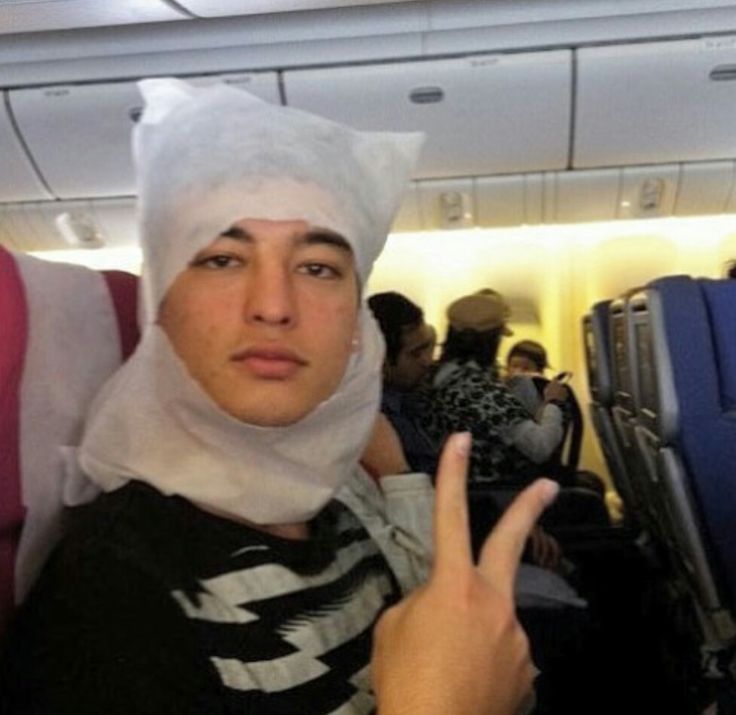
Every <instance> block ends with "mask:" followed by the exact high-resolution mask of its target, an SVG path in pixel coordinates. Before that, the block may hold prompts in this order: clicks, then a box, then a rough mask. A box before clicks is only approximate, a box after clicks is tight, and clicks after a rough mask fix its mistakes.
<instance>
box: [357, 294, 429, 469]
mask: <svg viewBox="0 0 736 715" xmlns="http://www.w3.org/2000/svg"><path fill="white" fill-rule="evenodd" d="M368 306H369V307H370V309H371V311H373V315H374V317H375V318H376V320H377V321H378V325H379V327H380V328H381V332H382V333H383V338H384V340H385V342H386V355H385V357H384V361H383V396H382V399H381V411H382V412H383V413H384V414H385V415H386V416H387V417H388V419H389V420H390V422H391V424H392V425H393V427H394V429H395V430H396V431H397V432H398V435H399V439H400V440H401V444H402V446H403V448H404V453H405V455H406V459H407V461H408V462H409V465H410V466H411V468H412V469H414V470H416V471H420V472H425V473H426V474H430V475H432V476H434V474H435V472H436V471H437V459H438V456H439V445H438V443H436V442H435V441H434V440H433V439H432V438H431V437H430V436H429V435H428V434H427V433H426V431H425V430H424V428H423V427H422V425H421V423H420V419H419V414H418V411H417V406H416V403H415V401H414V400H413V399H412V398H413V391H414V388H416V386H417V385H418V384H419V382H420V381H421V380H422V378H424V377H425V376H426V375H427V372H428V370H429V368H430V366H431V365H432V354H433V352H434V346H435V342H436V333H435V330H434V328H433V327H432V326H431V325H427V323H425V322H424V313H423V311H422V309H421V308H420V307H419V306H418V305H416V304H415V303H413V302H412V301H410V300H409V299H408V298H407V297H405V296H403V295H401V294H400V293H396V292H393V291H390V292H386V293H377V294H376V295H373V296H371V297H370V298H369V299H368Z"/></svg>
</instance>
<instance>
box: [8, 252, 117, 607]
mask: <svg viewBox="0 0 736 715" xmlns="http://www.w3.org/2000/svg"><path fill="white" fill-rule="evenodd" d="M14 258H15V261H16V264H17V266H18V270H19V271H20V275H21V278H22V280H23V285H24V287H25V294H26V302H27V306H28V346H27V349H26V357H25V363H24V366H23V378H22V382H21V392H20V405H21V411H20V463H21V484H22V498H23V505H24V506H25V508H26V516H25V519H24V523H23V531H22V533H21V538H20V544H19V547H18V556H17V559H16V567H15V593H16V600H17V601H18V602H20V601H21V600H22V599H23V597H24V596H25V594H26V593H27V591H28V590H29V588H30V586H31V584H32V583H33V581H34V580H35V578H36V576H37V575H38V573H39V571H40V570H41V566H42V565H43V562H44V561H45V559H46V556H47V555H48V553H49V552H50V551H51V548H52V547H53V545H54V544H55V543H56V541H57V540H58V538H59V536H60V534H61V518H62V511H63V507H64V505H68V506H70V505H74V504H78V503H80V502H83V501H87V500H89V499H90V498H92V497H93V496H94V495H95V494H96V493H97V490H95V489H94V486H93V485H91V484H90V483H89V482H88V481H86V480H85V479H84V478H83V477H80V475H79V474H78V472H77V471H76V470H74V469H69V460H70V458H73V456H74V455H73V447H74V446H75V445H77V444H78V442H79V438H80V427H81V425H82V423H83V420H84V413H85V409H86V407H87V405H88V404H89V403H90V401H91V400H92V398H93V396H94V394H95V393H96V392H97V390H98V389H99V387H100V385H101V384H102V383H103V382H104V381H105V380H106V379H107V378H108V377H109V376H110V375H111V374H112V373H113V372H114V371H115V370H116V369H117V368H118V366H119V365H120V363H121V361H122V358H121V355H120V340H119V335H118V326H117V319H116V317H115V310H114V307H113V304H112V300H111V299H110V294H109V292H108V290H107V286H106V284H105V280H104V278H103V277H102V276H101V275H100V274H99V273H98V272H97V271H91V270H89V269H87V268H83V267H81V266H72V265H67V264H59V263H50V262H48V261H42V260H40V259H38V258H34V257H33V256H27V255H24V254H14ZM91 358H94V359H91ZM74 461H75V463H76V460H74Z"/></svg>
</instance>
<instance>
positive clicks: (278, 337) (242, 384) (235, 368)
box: [159, 219, 358, 426]
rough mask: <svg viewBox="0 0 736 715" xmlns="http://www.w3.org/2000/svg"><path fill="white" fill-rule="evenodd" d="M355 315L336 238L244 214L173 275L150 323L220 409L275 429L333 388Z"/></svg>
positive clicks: (348, 263) (352, 277)
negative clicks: (155, 318)
mask: <svg viewBox="0 0 736 715" xmlns="http://www.w3.org/2000/svg"><path fill="white" fill-rule="evenodd" d="M357 314H358V281H357V276H356V273H355V267H354V259H353V254H352V251H351V250H350V247H349V245H348V244H347V243H346V242H345V240H344V239H343V238H341V237H340V236H338V235H336V234H333V233H331V232H329V231H325V230H321V229H310V227H309V226H308V225H307V224H306V223H305V222H303V221H262V220H253V219H244V220H242V221H239V222H237V223H236V224H234V225H233V226H232V228H231V229H230V230H229V231H227V232H225V233H224V234H223V235H221V236H219V237H218V238H216V239H215V240H214V241H212V243H210V244H209V246H207V247H206V248H204V249H202V250H201V251H200V252H199V253H198V254H197V255H196V256H195V257H194V258H193V259H192V261H191V262H190V264H189V266H188V267H187V268H186V269H185V270H184V271H182V272H181V273H180V274H179V275H178V276H177V278H176V280H175V281H174V283H173V284H172V285H171V287H170V288H169V290H168V292H167V293H166V296H165V298H164V300H163V301H162V304H161V308H160V311H159V324H160V325H161V327H162V328H163V330H164V331H165V332H166V334H167V335H168V337H169V339H170V340H171V343H172V344H173V346H174V349H175V350H176V352H177V354H178V355H179V357H180V358H181V359H182V360H183V361H184V363H185V364H186V366H187V368H188V369H189V372H190V374H191V375H192V376H193V377H194V378H195V379H196V380H197V381H198V382H199V384H200V385H201V386H202V388H204V390H205V392H207V393H208V394H209V396H210V397H211V398H212V399H213V400H214V401H215V402H216V403H217V404H218V405H219V406H220V407H221V408H222V409H223V410H224V411H225V412H227V413H229V414H230V415H232V416H233V417H236V418H237V419H239V420H241V421H243V422H247V423H249V424H254V425H262V426H281V425H288V424H292V423H293V422H296V421H297V420H299V419H301V418H302V417H304V416H305V415H307V414H308V413H309V412H311V411H312V410H313V409H314V408H315V407H316V406H317V405H318V404H319V403H320V402H322V401H324V400H325V399H327V398H328V397H329V396H330V395H332V393H333V392H334V391H335V390H336V388H337V386H338V385H339V383H340V381H341V379H342V377H343V374H344V373H345V369H346V367H347V363H348V360H349V358H350V354H351V352H353V351H354V350H355V349H356V348H355V345H356V340H355V338H356V336H357V334H358V327H357Z"/></svg>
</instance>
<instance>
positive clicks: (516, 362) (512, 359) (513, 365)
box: [506, 340, 549, 377]
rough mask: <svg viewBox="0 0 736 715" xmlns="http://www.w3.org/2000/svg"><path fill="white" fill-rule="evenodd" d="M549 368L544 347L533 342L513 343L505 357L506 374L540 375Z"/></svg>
mask: <svg viewBox="0 0 736 715" xmlns="http://www.w3.org/2000/svg"><path fill="white" fill-rule="evenodd" d="M548 367H549V363H548V362H547V351H546V350H545V349H544V345H542V344H541V343H538V342H536V341H535V340H520V341H519V342H518V343H515V344H514V345H513V346H512V347H511V349H510V350H509V352H508V355H507V356H506V374H507V375H508V376H509V377H513V376H514V375H540V376H544V371H545V370H546V369H547V368H548Z"/></svg>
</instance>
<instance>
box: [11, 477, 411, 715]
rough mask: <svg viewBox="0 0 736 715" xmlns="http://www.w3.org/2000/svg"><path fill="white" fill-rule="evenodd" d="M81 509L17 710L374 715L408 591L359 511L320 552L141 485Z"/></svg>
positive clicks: (334, 526) (28, 656) (17, 653)
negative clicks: (389, 609)
mask: <svg viewBox="0 0 736 715" xmlns="http://www.w3.org/2000/svg"><path fill="white" fill-rule="evenodd" d="M76 511H77V513H76V515H75V521H76V524H75V525H74V528H73V529H72V530H71V532H70V534H69V536H68V537H67V539H66V540H65V541H64V542H63V543H62V545H61V547H60V548H59V549H58V550H57V552H56V553H55V555H54V557H53V558H52V560H51V562H50V563H49V564H48V565H47V568H46V570H45V572H44V574H43V577H42V579H41V581H40V582H39V584H38V586H37V588H36V589H35V591H34V592H33V594H32V596H31V598H30V599H29V601H28V603H27V605H26V608H25V609H24V611H23V613H22V615H21V618H20V619H19V621H18V623H17V624H16V629H15V631H14V632H13V633H12V634H11V639H10V644H9V648H8V651H7V656H8V657H6V658H5V662H4V664H3V667H2V675H0V691H2V692H5V693H6V694H5V695H3V696H0V703H3V698H6V701H5V702H10V703H11V708H10V709H9V710H8V712H24V713H26V712H30V713H35V712H38V713H41V712H44V713H56V712H61V713H63V712H74V713H92V712H95V713H101V712H105V713H126V715H136V714H137V713H149V712H150V713H154V712H155V713H157V714H160V713H174V712H176V713H177V714H178V715H182V714H184V715H186V714H187V713H195V712H196V713H207V714H208V715H210V714H211V713H258V714H259V715H266V714H270V713H294V714H299V715H301V714H308V713H314V714H315V715H316V714H318V713H319V714H322V713H324V714H327V713H335V714H338V713H339V714H341V715H342V714H344V715H349V714H353V713H355V714H362V713H370V712H373V711H374V709H375V704H374V699H373V695H372V693H371V687H370V673H369V660H370V649H371V631H372V628H373V625H374V624H375V621H376V620H377V618H378V616H379V615H380V613H381V612H382V611H383V610H384V609H385V608H386V606H387V605H389V604H391V603H393V602H395V601H396V600H398V598H399V596H400V593H399V587H398V584H397V582H396V580H395V578H394V576H393V574H392V572H391V570H390V568H389V566H388V564H387V562H386V560H385V558H384V556H383V555H382V553H381V552H380V550H379V548H378V546H377V545H376V543H375V542H374V541H373V540H372V539H371V537H370V536H369V535H368V533H367V532H366V530H365V529H364V528H363V526H362V525H361V523H360V522H359V521H358V519H357V518H356V517H355V516H354V514H353V513H352V512H351V511H350V510H349V509H347V508H346V507H345V506H343V505H341V504H339V503H338V502H331V503H330V504H329V505H328V506H327V507H326V508H325V509H324V510H323V511H322V512H321V513H320V515H319V516H318V517H317V518H316V519H315V520H314V521H313V522H311V523H310V529H311V531H310V538H309V539H308V540H306V541H293V540H286V539H280V538H277V537H273V536H270V535H268V534H264V533H263V532H260V531H257V530H253V529H250V528H248V527H245V526H242V525H240V524H235V523H233V522H230V521H227V520H224V519H220V518H218V517H215V516H212V515H209V514H206V513H204V512H202V511H200V510H198V509H196V508H195V507H193V506H192V505H190V504H189V503H188V502H186V501H185V500H183V499H180V498H178V497H165V496H162V495H161V494H159V493H158V492H157V491H155V490H154V489H152V488H151V487H149V486H147V485H144V484H140V483H129V484H128V485H126V486H125V487H123V488H121V489H119V490H117V491H116V492H112V493H110V494H107V495H103V496H102V497H100V498H99V499H98V500H97V501H96V502H95V503H93V504H92V505H89V506H86V507H82V508H80V509H78V510H76ZM0 710H2V708H0Z"/></svg>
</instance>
